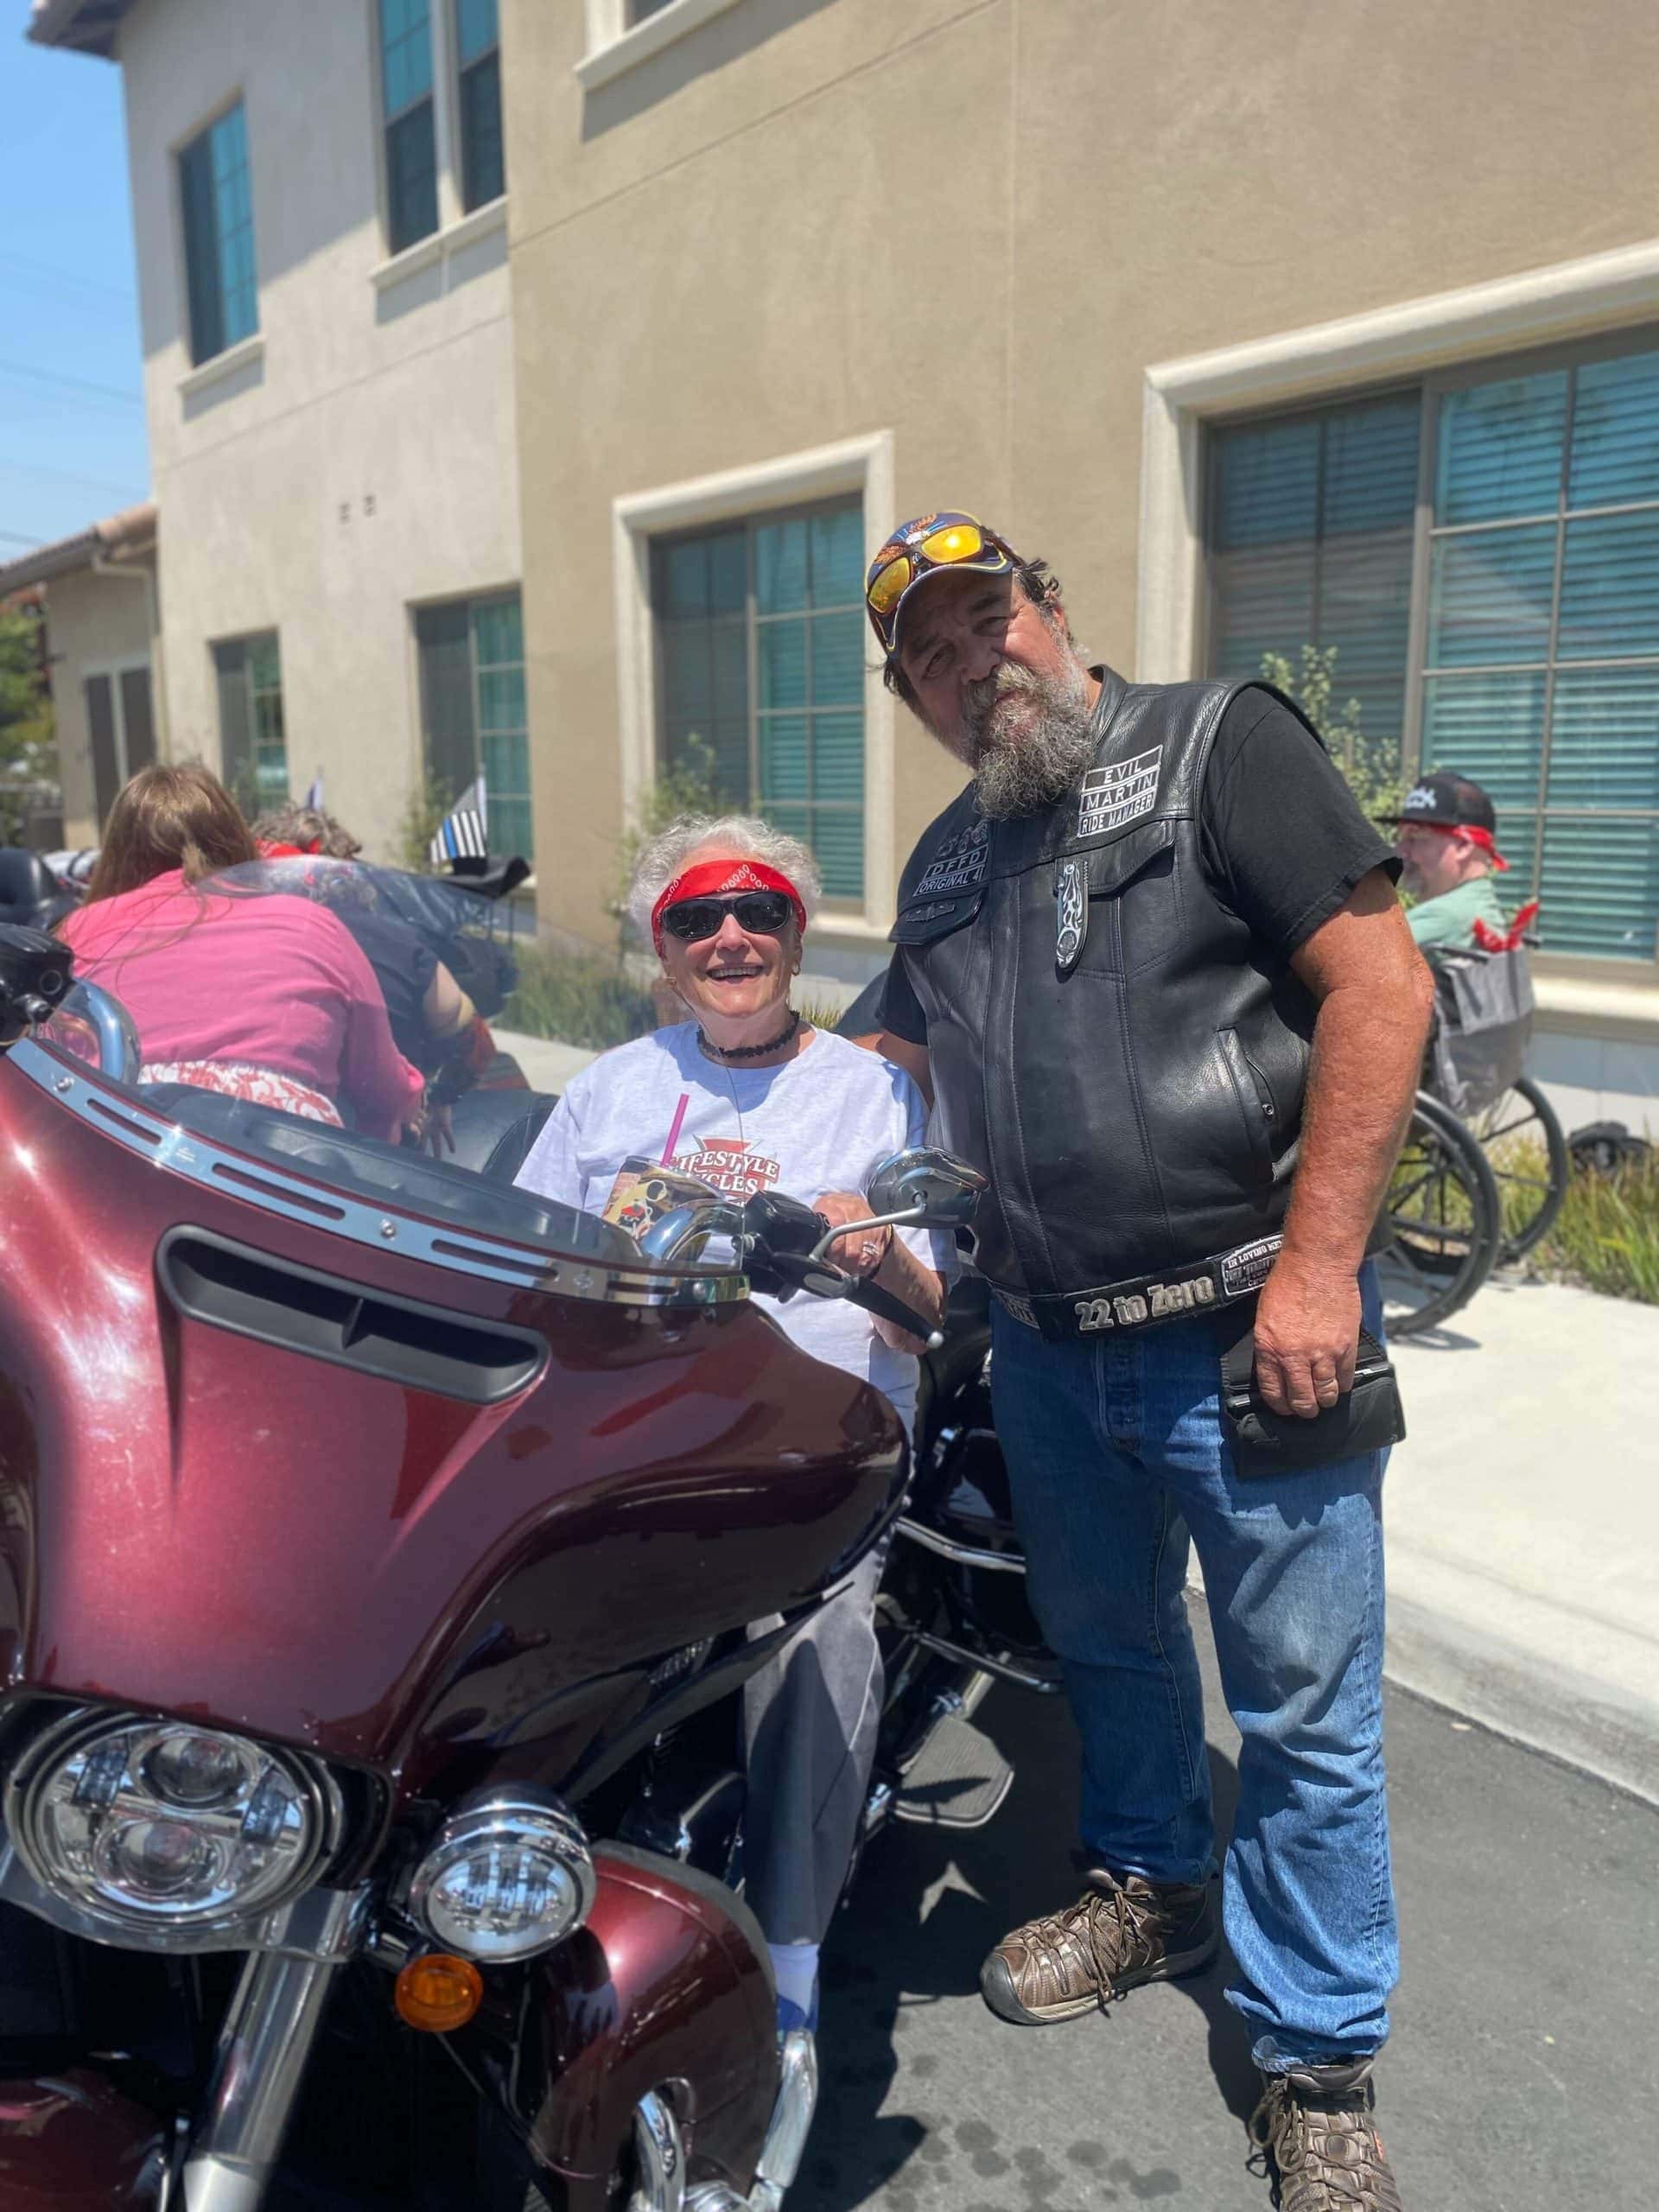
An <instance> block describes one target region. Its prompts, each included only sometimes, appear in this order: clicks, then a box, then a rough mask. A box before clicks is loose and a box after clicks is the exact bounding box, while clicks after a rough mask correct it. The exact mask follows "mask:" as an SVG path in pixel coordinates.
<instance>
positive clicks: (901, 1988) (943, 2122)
mask: <svg viewBox="0 0 1659 2212" xmlns="http://www.w3.org/2000/svg"><path fill="white" fill-rule="evenodd" d="M978 1719H979V1724H980V1726H982V1727H984V1728H985V1729H986V1730H987V1732H988V1733H989V1734H991V1735H992V1736H994V1737H995V1738H996V1739H997V1740H998V1742H999V1744H1000V1745H1001V1749H1002V1750H1003V1751H1004V1752H1005V1754H1006V1755H1007V1757H1009V1758H1013V1759H1014V1761H1015V1762H1016V1763H1017V1765H1018V1768H1019V1772H1020V1786H1017V1787H1016V1789H1015V1790H1014V1793H1013V1795H1012V1796H1011V1797H1010V1799H1009V1801H1008V1802H1007V1804H1006V1805H1005V1806H1004V1807H1003V1808H1002V1810H1001V1813H999V1814H998V1815H997V1816H996V1818H995V1820H993V1821H990V1822H989V1823H988V1826H986V1827H982V1828H976V1829H972V1830H969V1831H965V1832H964V1831H959V1830H951V1829H948V1828H938V1829H935V1828H922V1827H907V1826H895V1827H891V1828H889V1829H888V1830H887V1833H886V1834H884V1835H882V1836H880V1837H879V1838H878V1839H877V1840H876V1842H875V1843H874V1845H873V1846H872V1847H871V1850H870V1853H869V1854H868V1858H867V1859H866V1860H865V1862H864V1865H863V1866H862V1867H861V1870H860V1873H859V1877H858V1880H857V1882H856V1884H855V1887H854V1890H853V1893H852V1896H851V1897H850V1899H849V1902H848V1904H846V1905H845V1906H844V1907H843V1908H842V1911H841V1913H840V1914H839V1915H838V1916H837V1918H836V1924H835V1926H834V1928H833V1929H831V1931H830V1935H829V1942H828V1943H827V1944H826V1946H825V1949H824V1961H823V2005H822V2018H821V2023H820V2032H819V2037H818V2050H819V2058H820V2062H821V2064H822V2066H823V2080H822V2086H821V2088H820V2093H819V2104H818V2115H817V2120H816V2122H815V2124H814V2126H813V2131H812V2137H811V2140H810V2144H809V2145H808V2148H807V2153H806V2158H805V2162H804V2165H803V2167H802V2170H801V2173H800V2175H799V2177H798V2180H797V2182H796V2183H795V2186H794V2188H793V2189H792V2190H791V2192H790V2212H850V2208H852V2207H854V2206H855V2205H858V2204H861V2203H862V2202H865V2200H866V2199H868V2197H870V2196H873V2195H874V2194H875V2193H876V2192H877V2191H879V2190H883V2189H884V2188H887V2187H889V2186H893V2187H894V2188H895V2190H896V2191H897V2192H898V2193H897V2194H896V2195H895V2196H894V2198H893V2202H895V2203H899V2204H902V2202H903V2200H904V2194H905V2192H906V2189H907V2187H910V2186H916V2185H918V2184H917V2183H911V2182H909V2181H908V2180H907V2179H906V2178H904V2177H902V2176H903V2170H904V2169H905V2167H906V2165H908V2164H910V2162H911V2161H912V2159H914V2160H917V2161H918V2162H921V2163H924V2164H931V2163H932V2162H934V2161H943V2160H944V2159H946V2158H951V2157H952V2156H953V2155H954V2156H956V2157H957V2158H961V2157H962V2156H963V2154H965V2157H966V2161H967V2163H968V2164H969V2167H970V2169H971V2171H972V2172H973V2173H974V2174H975V2175H976V2177H978V2178H979V2179H981V2180H982V2181H984V2182H987V2183H995V2182H996V2181H997V2180H998V2179H999V2178H1000V2177H1001V2176H1002V2175H1003V2174H1004V2173H1005V2172H1006V2171H1007V2168H1008V2165H1009V2163H1010V2162H1009V2160H1008V2159H1007V2158H1004V2157H1003V2156H1002V2155H1001V2152H999V2151H998V2149H997V2147H996V2138H995V2135H994V2133H993V2131H992V2130H991V2129H990V2128H989V2127H988V2126H982V2125H981V2124H980V2123H979V2122H978V2121H977V2120H976V2118H975V2115H974V2113H973V2111H972V2107H971V2102H969V2104H967V2105H966V2106H964V2103H963V2094H962V2088H961V2085H960V2082H959V2081H957V2082H951V2083H950V2086H949V2087H948V2088H947V2086H946V2084H945V2082H944V2081H943V2080H942V2081H941V2085H940V2092H939V2094H940V2096H941V2100H942V2107H943V2108H942V2109H941V2111H940V2113H939V2114H938V2120H937V2122H936V2123H935V2124H930V2120H929V2119H928V2117H926V2116H925V2115H918V2114H916V2113H885V2114H884V2113H883V2112H882V2109H881V2107H882V2106H883V2104H884V2103H885V2102H886V2101H887V2099H888V2094H889V2092H890V2091H891V2090H892V2088H893V2083H894V2081H895V2078H896V2076H897V2075H898V2073H899V2067H900V2063H901V2062H903V2063H904V2070H905V2074H906V2088H908V2089H910V2090H911V2091H912V2093H913V2094H914V2096H915V2097H916V2099H917V2100H918V2102H920V2103H922V2104H924V2105H925V2102H926V2101H927V2098H928V2094H929V2092H928V2087H927V2085H928V2083H929V2082H930V2081H931V2080H932V2079H935V2078H938V2077H940V2076H942V2075H945V2074H946V2073H947V2071H950V2070H953V2069H948V2067H947V2062H946V2061H944V2059H942V2058H940V2057H939V2056H935V2055H933V2054H932V2053H931V2052H927V2053H922V2054H920V2055H918V2056H913V2057H912V2056H909V2055H908V2054H907V2052H906V2048H905V2046H906V2039H907V2038H908V2037H910V2036H911V2035H912V2033H914V2032H915V2031H917V2030H918V2029H921V2028H922V2027H923V2026H924V2023H925V2015H926V2014H927V2012H928V2011H929V2010H930V2008H931V2007H932V2006H933V2005H937V2004H938V2003H939V2002H940V2001H941V2000H942V1999H948V1998H962V1997H975V1998H976V1997H977V1993H978V1989H979V1968H980V1962H981V1961H982V1959H983V1957H984V1955H985V1954H986V1953H987V1952H988V1950H989V1949H990V1948H992V1946H993V1945H994V1944H995V1943H996V1942H998V1941H999V1940H1000V1939H1001V1937H1002V1936H1004V1935H1006V1934H1007V1930H1008V1929H1010V1928H1011V1927H1014V1926H1015V1925H1017V1924H1018V1923H1020V1921H1022V1920H1026V1919H1029V1918H1031V1917H1033V1916H1034V1915H1036V1914H1038V1913H1040V1912H1043V1911H1049V1910H1055V1909H1056V1908H1057V1907H1058V1906H1060V1905H1062V1904H1065V1903H1068V1902H1069V1901H1070V1900H1071V1898H1073V1897H1076V1896H1077V1894H1078V1891H1079V1888H1080V1886H1081V1885H1080V1883H1079V1880H1078V1876H1077V1869H1076V1867H1075V1866H1074V1864H1073V1860H1072V1851H1073V1846H1074V1840H1075V1835H1076V1827H1077V1735H1076V1732H1075V1730H1074V1729H1073V1727H1072V1725H1071V1717H1070V1715H1069V1713H1067V1712H1066V1710H1065V1707H1064V1703H1063V1701H1062V1700H1035V1699H1033V1698H1030V1697H1027V1696H1022V1695H1020V1694H1018V1693H1013V1694H998V1695H996V1696H995V1697H993V1698H992V1699H990V1700H988V1703H987V1704H986V1705H985V1706H984V1707H982V1709H981V1712H980V1713H979V1716H978ZM1210 1762H1211V1781H1212V1787H1213V1789H1214V1794H1215V1807H1216V1823H1217V1850H1218V1851H1219V1850H1220V1849H1223V1848H1224V1847H1225V1843H1226V1840H1227V1838H1228V1837H1229V1836H1230V1834H1231V1832H1232V1819H1233V1810H1234V1807H1235V1805H1236V1802H1237V1795H1238V1777H1237V1770H1236V1767H1235V1766H1234V1764H1233V1763H1232V1761H1231V1760H1230V1759H1228V1758H1224V1756H1222V1755H1221V1754H1219V1753H1218V1752H1217V1751H1215V1750H1214V1749H1213V1748H1212V1749H1211V1753H1210ZM1229 1972H1230V1961H1229V1960H1228V1959H1227V1958H1226V1956H1225V1954H1224V1955H1223V1958H1222V1960H1221V1961H1219V1962H1218V1963H1217V1965H1216V1966H1215V1967H1212V1968H1211V1970H1210V1972H1209V1973H1207V1974H1203V1975H1200V1976H1198V1977H1197V1978H1196V1979H1194V1980H1191V1981H1186V1982H1183V1983H1180V1984H1178V1985H1176V1986H1177V1987H1178V1988H1179V1992H1180V1993H1181V1995H1183V1996H1184V1997H1186V1998H1189V1999H1191V2001H1192V2003H1193V2004H1194V2005H1196V2006H1197V2007H1198V2011H1199V2012H1201V2013H1202V2014H1203V2015H1204V2018H1205V2023H1206V2025H1207V2029H1208V2049H1209V2061H1210V2066H1211V2071H1212V2073H1213V2075H1214V2076H1215V2080H1216V2082H1217V2086H1218V2088H1219V2089H1220V2091H1221V2095H1222V2099H1223V2100H1224V2102H1225V2104H1226V2106H1227V2107H1228V2109H1229V2110H1230V2111H1231V2112H1232V2113H1235V2114H1236V2116H1237V2117H1239V2118H1240V2119H1245V2118H1248V2116H1249V2113H1250V2111H1251V2110H1252V2109H1253V2107H1254V2106H1255V2101H1256V2098H1257V2096H1258V2094H1259V2093H1260V2083H1259V2082H1258V2080H1257V2078H1256V2075H1255V2069H1254V2067H1253V2066H1252V2065H1251V2063H1250V2055H1249V2037H1248V2035H1247V2033H1246V2031H1245V2028H1244V2025H1243V2022H1242V2021H1241V2020H1240V2019H1239V2018H1238V2016H1237V2015H1236V2013H1235V2012H1233V2011H1232V2009H1231V2007H1230V2005H1228V2004H1227V2003H1226V2001H1225V1999H1224V1994H1223V1992H1224V1989H1225V1986H1226V1983H1227V1979H1228V1974H1229ZM1130 2001H1131V2002H1132V2001H1133V2000H1130ZM1115 2018H1116V2013H1115V2011H1114V2012H1109V2013H1108V2014H1107V2021H1108V2023H1109V2024H1113V2023H1115ZM999 2032H1000V2033H1001V2034H1003V2035H1006V2036H1007V2037H1010V2038H1013V2039H1014V2044H1018V2043H1020V2042H1021V2041H1023V2040H1024V2038H1025V2037H1030V2036H1039V2035H1041V2034H1043V2033H1044V2032H1045V2031H1042V2030H1028V2031H1021V2030H1020V2029H1018V2028H1014V2027H1005V2028H1001V2029H1000V2030H999ZM1054 2032H1056V2033H1060V2032H1063V2031H1059V2030H1057V2031H1054ZM919 2039H920V2038H919V2037H918V2040H919ZM1013 2055H1014V2046H1013V2044H1011V2046H1010V2056H1011V2057H1012V2056H1013ZM1018 2055H1019V2057H1020V2060H1021V2061H1024V2060H1025V2059H1026V2058H1027V2056H1029V2053H1028V2051H1027V2050H1020V2051H1019V2054H1018ZM1090 2124H1091V2122H1090V2119H1089V2118H1088V2117H1086V2116H1082V2115H1080V2116H1079V2120H1078V2126H1079V2127H1080V2128H1081V2129H1084V2130H1086V2129H1087V2128H1088V2127H1089V2126H1090ZM947 2129H948V2130H949V2140H947V2136H946V2132H945V2131H946V2130H947ZM1096 2152H1097V2153H1098V2164H1099V2165H1100V2167H1101V2168H1103V2169H1104V2167H1105V2165H1106V2163H1107V2158H1108V2153H1107V2152H1106V2150H1105V2148H1104V2146H1103V2145H1097V2144H1096V2143H1093V2142H1089V2141H1084V2142H1078V2143H1075V2144H1073V2145H1071V2147H1070V2149H1069V2150H1068V2151H1066V2152H1064V2153H1063V2155H1064V2156H1065V2157H1066V2158H1069V2159H1070V2160H1071V2164H1072V2165H1073V2166H1074V2167H1075V2168H1077V2169H1079V2171H1077V2173H1076V2174H1075V2175H1074V2176H1073V2179H1074V2180H1076V2181H1078V2182H1084V2183H1087V2182H1088V2181H1089V2180H1090V2179H1092V2178H1095V2177H1094V2176H1093V2175H1092V2174H1091V2172H1090V2169H1091V2168H1092V2167H1093V2166H1094V2165H1095V2164H1096V2158H1095V2157H1094V2156H1093V2155H1092V2154H1094V2153H1096ZM1017 2156H1018V2157H1019V2158H1031V2157H1032V2156H1033V2154H1031V2153H1022V2154H1017ZM1047 2172H1048V2174H1049V2175H1050V2176H1052V2178H1053V2180H1054V2181H1055V2182H1056V2183H1058V2180H1059V2178H1060V2177H1059V2176H1058V2174H1057V2173H1055V2171H1054V2169H1053V2168H1052V2165H1050V2166H1049V2167H1048V2169H1047ZM895 2177H901V2178H899V2179H898V2180H897V2182H896V2183H895ZM1018 2181H1019V2183H1021V2184H1023V2188H1024V2193H1025V2194H1027V2195H1028V2196H1031V2198H1032V2200H1033V2206H1034V2207H1036V2208H1037V2212H1040V2204H1041V2200H1042V2198H1043V2197H1044V2196H1046V2195H1048V2194H1050V2193H1052V2191H1051V2190H1049V2188H1047V2187H1046V2185H1045V2177H1044V2174H1043V2173H1041V2172H1039V2171H1035V2170H1034V2169H1033V2171H1022V2172H1021V2174H1020V2176H1019V2177H1018ZM1132 2193H1135V2194H1139V2193H1140V2192H1139V2191H1135V2192H1132ZM1153 2193H1159V2192H1156V2191H1154V2192H1153Z"/></svg>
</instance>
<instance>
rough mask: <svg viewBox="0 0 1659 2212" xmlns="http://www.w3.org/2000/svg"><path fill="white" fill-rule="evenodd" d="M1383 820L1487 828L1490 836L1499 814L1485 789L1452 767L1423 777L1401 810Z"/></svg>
mask: <svg viewBox="0 0 1659 2212" xmlns="http://www.w3.org/2000/svg"><path fill="white" fill-rule="evenodd" d="M1383 821H1385V822H1422V823H1427V824H1428V826H1429V827H1430V828H1431V829H1484V830H1485V832H1486V834H1487V836H1496V835H1497V814H1496V813H1495V812H1494V810H1493V808H1492V802H1491V799H1490V798H1488V796H1487V794H1486V792H1485V791H1484V790H1483V789H1482V787H1481V786H1480V785H1478V783H1476V782H1475V781H1474V779H1473V778H1472V777H1470V776H1459V775H1457V774H1455V773H1453V772H1451V771H1450V770H1448V771H1447V772H1445V773H1444V774H1440V775H1434V776H1423V777H1421V778H1420V779H1419V780H1418V781H1417V782H1416V783H1414V785H1412V787H1411V789H1410V790H1409V791H1408V792H1407V793H1406V796H1405V798H1403V799H1402V801H1401V804H1400V811H1399V813H1398V814H1385V815H1384V816H1383Z"/></svg>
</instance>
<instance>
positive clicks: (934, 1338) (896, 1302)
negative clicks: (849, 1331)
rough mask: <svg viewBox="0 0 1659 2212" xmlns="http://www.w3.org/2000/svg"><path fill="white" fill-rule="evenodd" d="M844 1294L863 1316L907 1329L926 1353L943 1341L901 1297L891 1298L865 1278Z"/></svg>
mask: <svg viewBox="0 0 1659 2212" xmlns="http://www.w3.org/2000/svg"><path fill="white" fill-rule="evenodd" d="M844 1295H845V1297H846V1300H847V1303H848V1304H849V1306H862V1307H863V1309H864V1311H865V1312H866V1313H874V1315H875V1317H876V1319H878V1320H881V1321H890V1322H891V1323H892V1324H893V1326H894V1327H895V1328H899V1329H907V1330H908V1331H909V1332H910V1334H911V1335H912V1337H919V1338H921V1340H922V1342H923V1343H924V1344H925V1345H926V1346H927V1348H928V1350H929V1351H933V1350H935V1349H936V1347H937V1346H938V1345H939V1344H943V1343H944V1337H943V1336H942V1335H941V1334H940V1332H939V1331H938V1329H936V1328H935V1327H934V1325H933V1324H932V1323H931V1321H929V1320H927V1319H925V1317H924V1316H923V1315H922V1314H920V1313H918V1312H917V1311H916V1309H915V1307H914V1306H906V1303H905V1301H904V1300H903V1299H902V1298H895V1297H894V1296H893V1293H892V1292H891V1291H890V1290H883V1289H882V1287H881V1286H880V1283H874V1282H871V1281H868V1279H866V1280H864V1281H859V1282H855V1283H854V1285H853V1287H852V1288H851V1289H850V1290H849V1291H848V1292H846V1293H845V1294H844Z"/></svg>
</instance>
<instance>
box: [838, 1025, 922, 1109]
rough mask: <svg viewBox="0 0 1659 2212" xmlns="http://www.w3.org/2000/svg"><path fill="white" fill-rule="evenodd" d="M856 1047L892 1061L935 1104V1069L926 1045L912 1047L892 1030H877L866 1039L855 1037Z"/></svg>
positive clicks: (865, 1037)
mask: <svg viewBox="0 0 1659 2212" xmlns="http://www.w3.org/2000/svg"><path fill="white" fill-rule="evenodd" d="M853 1042H854V1044H855V1045H861V1046H863V1047H864V1049H865V1051H866V1052H879V1053H880V1056H881V1058H883V1059H884V1060H891V1061H892V1062H893V1065H894V1067H896V1068H903V1070H904V1071H905V1073H906V1075H907V1076H908V1077H910V1079H911V1081H912V1083H913V1084H915V1086H916V1088H917V1090H919V1091H920V1092H921V1094H922V1096H923V1097H924V1098H925V1099H926V1101H927V1103H928V1104H929V1105H930V1106H931V1104H932V1103H933V1068H932V1064H931V1061H930V1060H929V1058H928V1056H927V1047H926V1046H925V1045H912V1044H911V1043H910V1041H909V1040H908V1039H906V1038H904V1037H895V1036H894V1035H893V1032H892V1030H891V1029H877V1030H874V1031H872V1032H871V1033H870V1034H869V1035H868V1036H864V1037H855V1038H854V1039H853Z"/></svg>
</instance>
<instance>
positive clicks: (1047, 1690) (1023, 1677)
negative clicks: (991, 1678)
mask: <svg viewBox="0 0 1659 2212" xmlns="http://www.w3.org/2000/svg"><path fill="white" fill-rule="evenodd" d="M910 1634H911V1635H912V1636H913V1637H915V1639H916V1641H917V1643H919V1644H920V1645H921V1647H922V1649H924V1650H925V1651H937V1652H938V1654H939V1656H940V1657H941V1658H944V1659H959V1660H961V1661H962V1662H963V1665H964V1666H968V1667H977V1668H980V1669H983V1670H984V1672H985V1673H987V1674H990V1675H995V1676H996V1678H997V1680H998V1681H1003V1682H1018V1684H1019V1685H1020V1688H1021V1689H1022V1690H1035V1691H1036V1693H1037V1694H1038V1695H1039V1697H1052V1696H1053V1695H1054V1694H1055V1693H1056V1692H1057V1691H1059V1690H1063V1689H1064V1688H1065V1682H1064V1681H1063V1680H1062V1679H1061V1677H1060V1675H1058V1673H1056V1674H1054V1675H1033V1673H1032V1672H1031V1670H1030V1669H1028V1668H1026V1667H1016V1666H1015V1665H1014V1662H1013V1661H1012V1660H1011V1659H1006V1658H1004V1659H993V1658H992V1657H991V1656H990V1654H989V1652H988V1651H969V1649H968V1648H967V1646H966V1645H965V1644H961V1643H951V1642H950V1640H949V1638H948V1637H943V1636H934V1635H931V1633H930V1632H929V1631H928V1630H926V1629H919V1628H913V1629H912V1630H910ZM1056 1663H1057V1665H1058V1662H1056Z"/></svg>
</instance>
